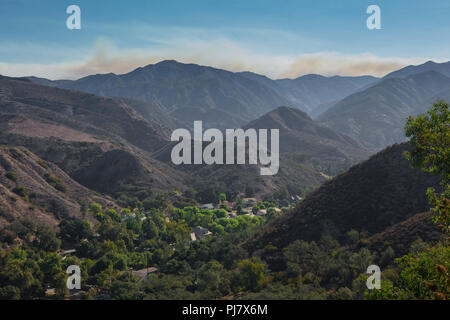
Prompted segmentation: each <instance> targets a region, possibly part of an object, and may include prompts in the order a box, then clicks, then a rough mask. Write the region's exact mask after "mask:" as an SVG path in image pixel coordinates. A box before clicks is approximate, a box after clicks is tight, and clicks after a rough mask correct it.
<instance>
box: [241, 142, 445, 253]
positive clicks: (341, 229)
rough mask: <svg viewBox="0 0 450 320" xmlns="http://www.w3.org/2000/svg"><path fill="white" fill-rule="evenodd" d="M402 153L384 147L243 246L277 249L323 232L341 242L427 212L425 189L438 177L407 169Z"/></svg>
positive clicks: (436, 182)
mask: <svg viewBox="0 0 450 320" xmlns="http://www.w3.org/2000/svg"><path fill="white" fill-rule="evenodd" d="M407 149H408V145H407V144H400V145H394V146H392V147H389V148H387V149H385V150H383V151H382V152H380V153H378V154H376V155H374V156H373V157H371V158H370V159H369V160H367V161H365V162H363V163H361V164H359V165H356V166H354V167H352V168H351V169H350V170H348V171H347V172H345V173H343V174H341V175H339V176H337V177H336V178H334V179H332V180H331V181H328V182H326V183H325V184H323V185H322V186H321V187H320V188H319V189H317V190H316V191H314V192H312V193H311V194H310V195H308V197H307V198H306V199H305V200H304V201H303V202H301V203H300V204H299V205H297V207H296V208H295V209H293V210H291V211H290V212H289V213H288V214H286V215H283V216H281V217H280V218H278V219H276V220H275V221H274V222H273V223H270V224H269V225H268V226H267V227H266V229H265V231H263V232H262V233H261V234H260V235H259V236H258V237H256V238H255V239H253V240H252V241H250V242H249V243H247V246H248V247H249V248H253V249H256V248H264V246H266V245H267V244H269V243H272V244H273V245H275V246H277V247H278V248H282V247H284V246H286V245H288V244H289V243H291V242H293V241H294V240H297V239H302V240H307V241H311V240H318V239H320V237H321V236H322V235H323V234H324V233H325V234H326V233H329V234H331V235H332V236H333V237H335V238H337V239H338V240H342V239H343V238H344V235H345V233H346V232H348V231H349V230H351V229H355V230H358V231H367V232H368V234H369V235H373V234H376V233H379V232H383V231H384V230H385V229H386V228H389V227H390V226H393V225H395V224H398V223H401V222H403V221H405V220H406V219H408V218H410V217H412V216H414V215H415V214H417V213H419V212H424V211H426V210H428V208H429V205H428V200H427V197H426V195H425V191H426V188H427V187H430V186H434V187H437V186H438V185H439V178H438V177H436V176H431V175H428V174H424V173H422V172H421V171H420V170H418V169H413V168H411V167H410V165H409V163H408V161H407V160H406V159H405V158H404V157H403V155H402V153H403V152H404V151H405V150H407Z"/></svg>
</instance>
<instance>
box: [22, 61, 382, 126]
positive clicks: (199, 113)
mask: <svg viewBox="0 0 450 320" xmlns="http://www.w3.org/2000/svg"><path fill="white" fill-rule="evenodd" d="M29 79H30V80H31V81H33V82H35V83H38V84H42V85H46V86H55V87H59V88H63V89H71V90H78V91H84V92H89V93H94V94H96V95H101V96H107V97H123V98H129V99H134V100H138V101H143V102H148V103H151V104H152V105H153V106H149V108H150V109H152V110H153V109H154V108H155V107H154V106H156V107H160V108H162V109H163V110H165V111H166V112H167V113H168V114H170V115H171V116H172V117H173V118H175V119H177V120H178V121H179V122H181V123H183V124H184V125H185V126H188V127H190V126H192V123H193V121H194V120H199V119H202V120H203V121H204V126H205V127H214V128H219V129H223V128H236V127H240V126H242V125H245V124H246V123H247V122H248V121H250V120H254V119H256V118H258V117H259V116H261V115H263V114H264V113H266V112H268V111H271V110H273V109H274V108H276V107H278V106H281V105H286V106H292V107H296V108H299V109H302V110H304V111H307V112H311V111H312V110H314V108H315V107H316V106H318V105H320V104H322V103H326V102H330V101H335V100H338V99H341V98H344V97H345V96H347V95H349V94H351V93H353V92H356V91H357V90H359V89H360V88H362V87H364V86H367V85H369V84H370V83H373V82H374V81H376V80H377V78H374V77H370V76H364V77H338V76H335V77H330V78H327V77H324V76H320V75H306V76H302V77H299V78H296V79H281V80H272V79H270V78H268V77H265V76H262V75H258V74H255V73H250V72H238V73H234V72H230V71H225V70H221V69H216V68H212V67H206V66H200V65H196V64H183V63H179V62H176V61H173V60H166V61H162V62H159V63H157V64H154V65H148V66H146V67H143V68H137V69H136V70H134V71H132V72H130V73H127V74H122V75H116V74H113V73H109V74H98V75H91V76H87V77H84V78H81V79H78V80H75V81H70V80H57V81H51V80H48V79H41V78H35V77H29ZM141 111H144V113H146V114H149V113H150V112H149V111H145V110H144V108H143V106H141Z"/></svg>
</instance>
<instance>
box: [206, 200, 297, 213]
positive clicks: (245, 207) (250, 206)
mask: <svg viewBox="0 0 450 320" xmlns="http://www.w3.org/2000/svg"><path fill="white" fill-rule="evenodd" d="M292 200H293V201H299V200H302V198H301V197H299V196H295V197H294V196H292ZM257 204H258V200H257V199H256V198H243V199H242V208H241V211H240V213H238V212H237V203H235V202H230V201H222V202H221V203H220V204H219V205H216V204H213V203H205V204H202V205H200V206H198V208H199V209H206V210H214V209H219V208H221V207H222V206H224V205H225V206H227V207H229V208H230V209H231V212H230V213H228V216H227V217H228V218H235V217H237V216H238V215H239V214H241V215H242V214H245V215H249V216H259V217H264V216H266V215H267V209H256V208H255V206H256V205H257ZM273 209H274V210H275V211H276V212H282V211H284V210H287V209H289V207H283V208H273Z"/></svg>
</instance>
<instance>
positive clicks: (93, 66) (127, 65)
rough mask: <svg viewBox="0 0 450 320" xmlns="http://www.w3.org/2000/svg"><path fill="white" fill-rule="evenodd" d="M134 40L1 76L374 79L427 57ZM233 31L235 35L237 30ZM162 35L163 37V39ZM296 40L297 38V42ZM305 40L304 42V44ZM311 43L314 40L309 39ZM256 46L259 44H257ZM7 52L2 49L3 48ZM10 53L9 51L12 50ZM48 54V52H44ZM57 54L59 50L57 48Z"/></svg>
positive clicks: (148, 35) (215, 35)
mask: <svg viewBox="0 0 450 320" xmlns="http://www.w3.org/2000/svg"><path fill="white" fill-rule="evenodd" d="M133 30H140V32H139V33H137V34H134V37H135V38H137V39H139V40H140V43H142V44H143V46H142V47H139V48H127V49H119V48H118V47H117V46H116V45H115V43H114V41H108V40H105V39H101V38H100V39H98V40H97V41H96V43H95V44H94V45H93V46H92V48H90V49H89V48H80V50H81V52H83V55H82V57H78V58H75V57H74V56H73V57H72V58H70V59H69V58H67V59H65V61H64V62H56V63H6V62H1V61H0V74H4V75H9V76H28V75H34V76H38V77H45V78H50V79H76V78H80V77H83V76H86V75H90V74H97V73H109V72H113V73H117V74H121V73H126V72H129V71H131V70H133V69H135V68H138V67H142V66H145V65H148V64H153V63H156V62H159V61H161V60H165V59H174V60H177V61H180V62H184V63H197V64H201V65H208V66H213V67H216V68H223V69H226V70H230V71H236V72H237V71H252V72H256V73H260V74H264V75H267V76H269V77H271V78H295V77H298V76H301V75H305V74H309V73H317V74H322V75H327V76H330V75H351V76H357V75H374V76H383V75H385V74H386V73H388V72H391V71H393V70H396V69H398V68H401V67H403V66H406V65H408V64H419V63H422V62H424V61H426V60H428V59H429V58H428V57H427V58H398V57H378V56H375V55H372V54H370V53H364V54H356V55H355V54H342V53H338V52H317V53H308V54H293V53H292V52H290V53H287V54H280V53H278V52H276V51H274V50H271V51H264V50H260V48H258V47H257V46H255V45H254V44H251V43H246V42H244V41H238V40H235V38H236V37H233V39H234V40H231V38H230V37H227V36H224V34H230V32H231V33H232V32H233V30H231V29H228V30H227V32H223V30H215V31H210V32H208V31H205V30H196V29H192V30H191V29H189V30H186V29H185V28H184V29H183V28H179V29H178V28H171V30H169V31H168V30H167V29H166V30H158V29H154V28H153V29H150V28H145V27H139V28H133ZM235 31H236V32H237V30H235ZM246 32H247V36H248V34H249V33H250V34H253V36H255V37H263V36H264V35H265V36H266V37H267V38H277V39H278V41H279V42H283V41H291V42H292V41H293V40H295V39H296V40H299V39H300V38H301V37H300V36H298V35H294V34H290V33H288V32H281V31H279V32H277V31H270V30H265V31H264V32H263V31H262V30H250V31H249V30H247V31H246ZM162 35H164V36H162ZM299 37H300V38H299ZM303 40H304V39H303ZM308 41H309V42H311V41H314V40H311V39H308ZM259 42H260V41H257V43H259ZM5 50H6V49H5ZM11 50H12V49H11ZM45 50H46V52H48V51H50V50H51V48H50V49H49V48H45ZM57 50H58V51H59V52H61V51H63V50H64V49H62V48H60V47H59V48H57Z"/></svg>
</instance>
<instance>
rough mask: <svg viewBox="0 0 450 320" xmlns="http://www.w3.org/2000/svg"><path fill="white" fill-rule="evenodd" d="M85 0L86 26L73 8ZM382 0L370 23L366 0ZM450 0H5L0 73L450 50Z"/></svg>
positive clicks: (329, 68)
mask: <svg viewBox="0 0 450 320" xmlns="http://www.w3.org/2000/svg"><path fill="white" fill-rule="evenodd" d="M72 4H76V5H79V6H80V8H81V21H82V29H81V30H68V29H67V28H66V19H67V17H68V15H67V14H66V8H67V7H68V6H69V5H72ZM371 4H376V5H378V6H379V7H380V8H381V24H382V29H381V30H368V29H367V27H366V19H367V17H368V14H366V8H367V7H368V6H369V5H371ZM449 16H450V1H448V0H433V1H429V0H428V1H424V0H408V1H405V0H395V1H392V0H390V1H379V0H374V1H366V0H345V1H339V0H335V1H333V0H321V1H319V0H315V1H312V0H278V1H274V0H240V1H236V0H227V1H222V0H184V1H175V0H165V1H152V0H147V1H144V0H142V1H141V0H128V1H122V0H114V1H112V0H109V1H107V0H84V1H76V0H70V1H66V0H40V1H34V0H0V73H2V74H7V75H12V76H19V75H30V74H35V75H38V76H45V77H49V78H77V77H81V76H84V75H87V74H91V73H103V72H116V73H124V72H127V71H130V70H132V69H134V68H136V67H138V66H140V65H144V64H148V63H155V62H158V61H160V60H163V59H176V60H179V61H182V62H193V63H199V64H205V65H212V66H215V67H219V68H225V69H228V70H232V71H242V70H250V71H254V72H259V73H262V74H266V75H268V76H270V77H273V78H280V77H296V76H299V75H303V74H306V73H320V74H325V75H333V74H342V75H358V74H373V75H377V76H380V75H383V74H384V73H387V72H389V71H391V70H394V69H397V68H399V67H401V66H403V65H406V64H418V63H421V62H424V61H426V60H436V61H446V60H448V59H449V57H450V41H449V40H450V39H449V38H450V36H449V35H450V20H449Z"/></svg>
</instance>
